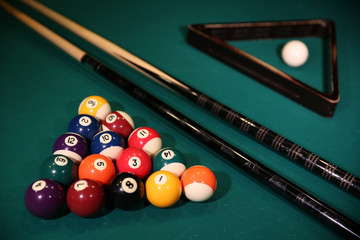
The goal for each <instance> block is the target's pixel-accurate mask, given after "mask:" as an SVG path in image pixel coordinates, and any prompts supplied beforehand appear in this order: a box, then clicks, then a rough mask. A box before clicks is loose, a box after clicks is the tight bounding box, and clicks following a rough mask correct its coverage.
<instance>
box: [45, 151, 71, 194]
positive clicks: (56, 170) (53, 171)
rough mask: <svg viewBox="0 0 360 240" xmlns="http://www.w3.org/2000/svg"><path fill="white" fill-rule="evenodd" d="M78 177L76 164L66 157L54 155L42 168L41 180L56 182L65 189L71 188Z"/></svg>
mask: <svg viewBox="0 0 360 240" xmlns="http://www.w3.org/2000/svg"><path fill="white" fill-rule="evenodd" d="M76 177H77V167H76V165H75V163H74V162H73V161H72V160H71V159H70V158H68V157H66V156H64V155H52V156H50V157H48V158H47V159H46V160H45V161H44V162H43V164H42V166H41V167H40V178H48V179H51V180H55V181H57V182H58V183H60V184H61V185H62V187H64V188H66V187H69V186H70V185H71V184H72V183H73V182H74V181H75V179H76Z"/></svg>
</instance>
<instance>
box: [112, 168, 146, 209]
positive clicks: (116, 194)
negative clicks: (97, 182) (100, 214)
mask: <svg viewBox="0 0 360 240" xmlns="http://www.w3.org/2000/svg"><path fill="white" fill-rule="evenodd" d="M144 194H145V186H144V183H143V182H142V181H141V180H140V178H138V177H137V176H136V175H134V174H132V173H127V172H122V173H118V174H117V175H116V177H115V178H114V180H113V181H112V183H111V184H110V187H109V196H110V199H111V201H112V203H113V204H114V206H115V207H117V208H119V209H125V210H132V209H136V208H138V207H139V206H140V204H141V203H142V200H143V198H144Z"/></svg>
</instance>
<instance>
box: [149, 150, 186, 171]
mask: <svg viewBox="0 0 360 240" xmlns="http://www.w3.org/2000/svg"><path fill="white" fill-rule="evenodd" d="M185 169H186V165H185V158H184V155H183V154H182V153H181V152H180V151H179V150H177V149H175V148H172V147H168V148H163V149H161V150H159V151H158V152H157V153H156V154H155V156H154V158H153V160H152V170H153V171H154V172H156V171H159V170H166V171H169V172H171V173H173V174H175V175H176V176H177V177H181V175H182V174H183V172H184V171H185Z"/></svg>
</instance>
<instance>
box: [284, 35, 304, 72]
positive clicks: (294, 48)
mask: <svg viewBox="0 0 360 240" xmlns="http://www.w3.org/2000/svg"><path fill="white" fill-rule="evenodd" d="M281 56H282V59H283V60H284V62H285V63H286V64H287V65H289V66H291V67H299V66H301V65H303V64H304V63H305V62H306V60H307V59H308V57H309V50H308V48H307V46H306V45H305V44H304V43H303V42H301V41H299V40H292V41H290V42H288V43H286V44H285V46H284V47H283V49H282V51H281Z"/></svg>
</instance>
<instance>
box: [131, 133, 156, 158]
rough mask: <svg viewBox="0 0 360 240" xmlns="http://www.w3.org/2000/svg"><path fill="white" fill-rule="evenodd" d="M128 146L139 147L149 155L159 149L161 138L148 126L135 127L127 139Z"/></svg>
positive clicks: (151, 155)
mask: <svg viewBox="0 0 360 240" xmlns="http://www.w3.org/2000/svg"><path fill="white" fill-rule="evenodd" d="M128 145H129V147H134V148H139V149H142V150H144V151H145V152H147V153H148V154H149V156H150V157H153V155H154V154H155V153H156V152H157V151H159V150H160V149H161V145H162V142H161V138H160V135H159V133H158V132H156V131H155V130H154V129H152V128H150V127H140V128H137V129H135V130H134V131H133V132H132V133H131V134H130V136H129V139H128Z"/></svg>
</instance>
